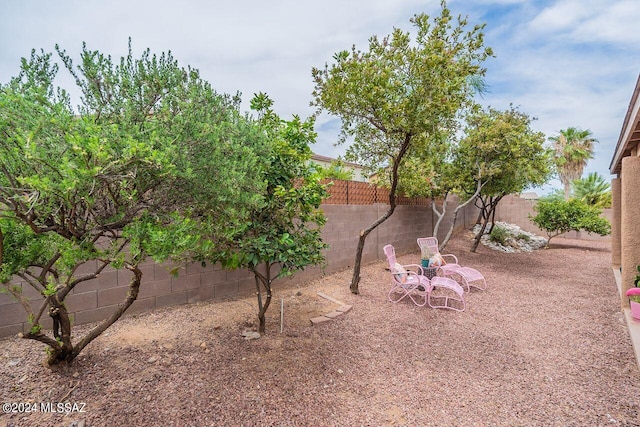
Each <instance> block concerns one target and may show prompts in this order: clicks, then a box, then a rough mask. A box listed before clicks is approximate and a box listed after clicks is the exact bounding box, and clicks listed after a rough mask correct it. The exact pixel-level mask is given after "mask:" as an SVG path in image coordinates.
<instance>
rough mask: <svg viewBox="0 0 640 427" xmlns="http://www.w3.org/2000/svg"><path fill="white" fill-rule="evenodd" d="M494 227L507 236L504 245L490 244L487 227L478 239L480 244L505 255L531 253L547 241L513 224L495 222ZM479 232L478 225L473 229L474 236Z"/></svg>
mask: <svg viewBox="0 0 640 427" xmlns="http://www.w3.org/2000/svg"><path fill="white" fill-rule="evenodd" d="M496 226H497V227H500V228H502V229H504V230H505V231H506V232H507V234H508V235H509V236H508V237H507V238H506V239H505V244H504V245H503V244H500V243H498V242H492V241H491V238H490V237H489V233H488V230H489V227H487V229H486V230H485V234H484V235H483V236H482V237H481V238H480V242H481V243H482V244H483V245H485V246H487V247H489V248H491V249H494V250H497V251H502V252H507V253H514V252H533V251H535V250H537V249H540V248H543V247H544V246H545V245H546V244H547V240H546V239H545V238H544V237H540V236H537V235H535V234H533V233H529V232H528V231H524V230H523V229H521V228H520V227H518V226H517V225H515V224H509V223H506V222H500V221H496ZM479 231H480V225H476V226H475V227H473V232H474V233H475V234H477V233H478V232H479Z"/></svg>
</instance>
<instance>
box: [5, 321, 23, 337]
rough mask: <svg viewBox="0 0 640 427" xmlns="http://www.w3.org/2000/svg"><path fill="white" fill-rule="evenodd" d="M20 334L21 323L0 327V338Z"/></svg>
mask: <svg viewBox="0 0 640 427" xmlns="http://www.w3.org/2000/svg"><path fill="white" fill-rule="evenodd" d="M20 332H22V323H15V324H13V325H7V326H0V338H5V337H10V336H13V335H17V334H19V333H20Z"/></svg>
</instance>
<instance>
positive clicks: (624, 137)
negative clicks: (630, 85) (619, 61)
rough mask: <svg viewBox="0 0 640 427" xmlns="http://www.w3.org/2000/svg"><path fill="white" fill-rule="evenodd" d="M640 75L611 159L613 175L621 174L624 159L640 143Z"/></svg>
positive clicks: (610, 167) (610, 168) (610, 166)
mask: <svg viewBox="0 0 640 427" xmlns="http://www.w3.org/2000/svg"><path fill="white" fill-rule="evenodd" d="M639 95H640V75H638V80H637V82H636V87H635V89H634V91H633V95H632V96H631V101H630V102H629V108H628V109H627V114H626V116H625V117H624V122H623V123H622V130H621V131H620V137H619V138H618V144H617V145H616V151H615V152H614V154H613V158H612V159H611V164H610V165H609V171H610V172H611V174H619V173H620V172H621V169H622V159H623V158H624V157H627V156H629V155H631V150H632V149H633V148H634V147H636V146H637V145H638V143H640V96H639Z"/></svg>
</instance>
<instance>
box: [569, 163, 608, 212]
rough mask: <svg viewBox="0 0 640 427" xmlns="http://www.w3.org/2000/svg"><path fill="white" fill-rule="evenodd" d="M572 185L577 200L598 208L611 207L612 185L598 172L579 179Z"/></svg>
mask: <svg viewBox="0 0 640 427" xmlns="http://www.w3.org/2000/svg"><path fill="white" fill-rule="evenodd" d="M571 185H572V187H573V197H575V198H576V199H580V200H582V201H583V202H585V203H586V204H588V205H591V206H595V207H598V208H609V207H611V185H610V184H609V183H608V182H607V181H605V179H604V178H603V177H602V175H599V174H598V173H597V172H593V173H590V174H589V175H587V177H586V178H582V179H577V180H575V181H573V183H572V184H571Z"/></svg>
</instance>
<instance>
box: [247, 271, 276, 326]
mask: <svg viewBox="0 0 640 427" xmlns="http://www.w3.org/2000/svg"><path fill="white" fill-rule="evenodd" d="M265 268H266V270H265V275H264V276H263V275H262V274H260V272H258V270H256V269H255V268H252V269H251V270H252V271H253V275H254V277H255V280H256V296H257V298H258V332H260V334H261V335H262V334H264V333H265V332H266V330H267V320H266V313H267V309H268V308H269V305H270V304H271V295H272V293H271V265H269V263H268V262H266V263H265ZM260 284H262V286H264V289H265V290H266V291H267V296H266V298H265V300H264V301H262V288H261V287H260Z"/></svg>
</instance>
